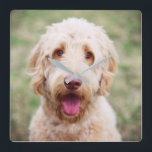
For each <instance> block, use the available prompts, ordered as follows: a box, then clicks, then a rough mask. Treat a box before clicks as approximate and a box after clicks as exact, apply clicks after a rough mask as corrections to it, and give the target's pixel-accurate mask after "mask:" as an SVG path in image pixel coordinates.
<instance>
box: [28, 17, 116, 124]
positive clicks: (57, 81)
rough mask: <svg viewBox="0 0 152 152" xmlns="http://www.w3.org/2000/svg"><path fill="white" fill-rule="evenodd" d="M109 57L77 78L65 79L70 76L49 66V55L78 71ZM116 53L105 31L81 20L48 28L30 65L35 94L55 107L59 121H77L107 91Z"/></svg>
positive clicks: (114, 67)
mask: <svg viewBox="0 0 152 152" xmlns="http://www.w3.org/2000/svg"><path fill="white" fill-rule="evenodd" d="M110 54H113V56H112V57H111V58H109V59H108V60H107V61H105V62H104V63H102V65H104V66H101V65H99V66H97V67H95V68H93V69H91V70H89V71H87V72H86V73H84V74H83V77H84V78H85V79H86V80H87V81H88V83H83V82H82V81H81V80H79V79H74V80H72V81H71V82H70V83H69V84H67V83H66V82H65V80H66V79H67V78H69V77H70V76H71V75H70V74H69V73H67V72H65V71H63V70H61V69H59V68H58V67H56V66H54V65H52V64H51V63H50V62H49V61H48V58H49V57H50V58H53V59H55V60H58V61H59V62H61V63H62V64H63V65H65V66H66V67H68V68H69V69H70V70H71V71H72V72H74V73H76V72H81V71H83V70H84V69H86V68H87V67H89V66H90V65H92V64H93V63H95V62H96V61H98V60H101V59H103V58H104V57H106V56H108V55H110ZM115 56H116V53H115V50H114V48H113V45H112V42H111V41H110V39H109V38H108V37H107V35H106V34H105V33H104V31H103V30H102V29H101V28H100V27H97V26H95V25H93V24H91V23H88V22H87V21H85V20H81V19H73V18H72V19H68V20H66V21H63V22H61V23H58V24H53V25H52V26H50V27H48V30H47V32H46V34H45V35H43V36H42V38H41V40H40V41H39V43H38V44H37V46H36V47H35V48H34V50H33V52H32V55H31V58H30V66H31V68H32V71H33V76H32V84H33V88H34V91H35V93H36V94H39V95H42V96H44V97H45V98H47V100H49V102H51V103H52V105H53V106H54V107H55V108H54V110H55V111H56V114H57V116H58V117H59V118H60V119H61V120H67V121H69V122H76V121H78V120H80V119H81V118H82V117H83V115H84V113H85V112H86V111H87V110H88V109H87V108H88V105H89V104H90V103H91V102H93V99H94V98H95V97H97V96H98V95H104V96H105V95H106V94H107V93H108V92H109V84H110V80H111V76H112V74H113V72H114V71H115V69H116V58H115Z"/></svg>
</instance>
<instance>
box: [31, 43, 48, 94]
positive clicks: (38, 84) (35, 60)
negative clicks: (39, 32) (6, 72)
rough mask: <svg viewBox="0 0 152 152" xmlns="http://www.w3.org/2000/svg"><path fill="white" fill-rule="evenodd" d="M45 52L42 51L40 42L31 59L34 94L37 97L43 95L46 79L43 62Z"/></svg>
mask: <svg viewBox="0 0 152 152" xmlns="http://www.w3.org/2000/svg"><path fill="white" fill-rule="evenodd" d="M42 56H43V51H42V50H41V42H39V43H38V44H37V45H36V46H35V48H34V49H33V50H32V54H31V56H30V58H29V66H30V68H31V70H32V74H31V75H32V86H33V90H34V93H35V94H37V95H43V94H44V89H43V83H44V81H45V77H44V66H45V63H44V60H42Z"/></svg>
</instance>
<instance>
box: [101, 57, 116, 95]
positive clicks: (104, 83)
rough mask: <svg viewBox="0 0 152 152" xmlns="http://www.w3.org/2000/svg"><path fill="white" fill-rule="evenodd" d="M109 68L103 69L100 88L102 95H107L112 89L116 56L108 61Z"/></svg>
mask: <svg viewBox="0 0 152 152" xmlns="http://www.w3.org/2000/svg"><path fill="white" fill-rule="evenodd" d="M105 64H107V69H103V72H102V75H101V79H100V82H99V83H100V84H99V85H100V87H99V89H98V93H99V94H100V95H102V96H106V95H107V94H108V93H109V91H110V84H111V80H112V76H113V74H114V72H115V71H116V67H117V61H116V59H115V57H111V58H109V59H108V60H107V61H106V63H105Z"/></svg>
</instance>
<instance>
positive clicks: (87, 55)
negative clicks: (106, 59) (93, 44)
mask: <svg viewBox="0 0 152 152" xmlns="http://www.w3.org/2000/svg"><path fill="white" fill-rule="evenodd" d="M92 57H93V55H92V53H91V52H86V54H85V58H86V59H91V58H92Z"/></svg>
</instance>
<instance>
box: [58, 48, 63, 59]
mask: <svg viewBox="0 0 152 152" xmlns="http://www.w3.org/2000/svg"><path fill="white" fill-rule="evenodd" d="M63 53H64V52H63V50H61V49H59V50H56V55H57V56H58V57H61V56H62V55H63Z"/></svg>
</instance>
